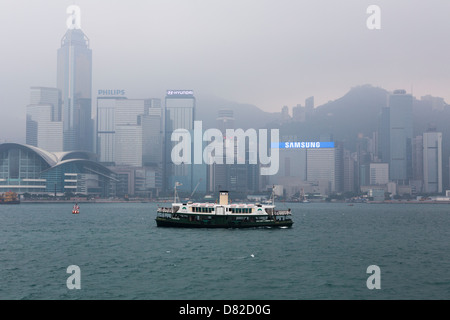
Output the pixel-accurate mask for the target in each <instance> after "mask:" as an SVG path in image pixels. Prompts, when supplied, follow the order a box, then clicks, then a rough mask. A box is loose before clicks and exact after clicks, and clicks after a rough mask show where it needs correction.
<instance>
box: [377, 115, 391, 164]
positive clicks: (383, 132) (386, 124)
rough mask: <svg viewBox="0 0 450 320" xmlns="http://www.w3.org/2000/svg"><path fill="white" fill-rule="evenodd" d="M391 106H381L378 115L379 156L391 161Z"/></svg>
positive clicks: (383, 160)
mask: <svg viewBox="0 0 450 320" xmlns="http://www.w3.org/2000/svg"><path fill="white" fill-rule="evenodd" d="M389 118H390V108H388V107H384V108H381V112H380V114H379V115H378V158H379V159H380V160H381V161H382V162H389V161H390V160H391V158H390V153H391V150H390V134H389V133H390V121H389Z"/></svg>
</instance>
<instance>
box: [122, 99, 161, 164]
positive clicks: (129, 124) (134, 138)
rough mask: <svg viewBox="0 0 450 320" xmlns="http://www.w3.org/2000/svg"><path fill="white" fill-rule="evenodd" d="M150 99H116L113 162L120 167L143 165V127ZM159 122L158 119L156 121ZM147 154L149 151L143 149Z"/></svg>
mask: <svg viewBox="0 0 450 320" xmlns="http://www.w3.org/2000/svg"><path fill="white" fill-rule="evenodd" d="M151 105H152V99H117V100H116V103H115V112H114V130H115V138H114V140H115V144H114V149H115V150H114V162H115V163H116V165H120V166H124V165H125V166H135V167H141V166H142V165H143V164H144V158H145V157H146V155H145V154H144V152H145V151H144V141H146V140H145V139H144V130H145V128H144V126H143V123H144V125H145V124H146V123H147V121H145V120H144V121H142V117H145V116H147V115H148V114H149V109H150V107H151ZM158 120H159V119H158ZM145 150H146V151H148V152H151V150H148V149H145Z"/></svg>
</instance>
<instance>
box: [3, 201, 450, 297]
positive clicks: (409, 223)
mask: <svg viewBox="0 0 450 320" xmlns="http://www.w3.org/2000/svg"><path fill="white" fill-rule="evenodd" d="M287 206H289V207H291V208H292V209H293V219H294V226H293V227H292V228H291V229H250V230H244V229H242V230H239V229H172V228H157V227H156V224H155V221H154V219H155V217H156V207H157V205H156V204H149V203H137V204H135V203H121V204H81V213H80V214H79V215H72V214H71V207H72V206H71V205H70V204H39V205H31V204H20V205H11V206H5V205H3V206H0V299H219V300H222V299H223V300H225V299H239V300H241V299H264V300H266V299H275V300H294V299H450V272H449V270H450V206H448V205H414V204H410V205H402V204H389V205H388V204H355V205H354V206H348V205H346V204H325V203H317V204H316V203H308V204H279V205H278V207H279V208H280V209H283V208H286V207H287ZM70 265H77V266H79V267H80V270H81V289H80V290H76V289H75V290H69V289H68V288H67V286H66V280H67V278H68V277H69V276H70V274H68V273H67V272H66V270H67V267H68V266H70ZM370 265H377V266H379V267H380V270H381V276H380V282H381V289H380V290H369V289H368V288H367V286H366V280H367V278H368V277H369V276H370V274H367V273H366V271H367V267H368V266H370Z"/></svg>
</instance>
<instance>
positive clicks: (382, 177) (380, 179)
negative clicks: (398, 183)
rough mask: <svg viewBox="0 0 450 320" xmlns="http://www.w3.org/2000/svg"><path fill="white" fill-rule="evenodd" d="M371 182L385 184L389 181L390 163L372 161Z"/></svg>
mask: <svg viewBox="0 0 450 320" xmlns="http://www.w3.org/2000/svg"><path fill="white" fill-rule="evenodd" d="M369 171H370V173H369V184H370V185H371V186H374V185H385V184H387V183H388V182H389V164H388V163H380V162H377V163H371V164H370V165H369Z"/></svg>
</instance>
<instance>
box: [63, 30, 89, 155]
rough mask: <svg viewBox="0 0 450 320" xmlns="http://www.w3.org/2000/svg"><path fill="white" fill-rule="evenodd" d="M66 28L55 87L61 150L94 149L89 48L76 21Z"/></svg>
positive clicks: (86, 39)
mask: <svg viewBox="0 0 450 320" xmlns="http://www.w3.org/2000/svg"><path fill="white" fill-rule="evenodd" d="M68 27H69V29H68V30H67V32H66V34H65V35H64V37H63V38H62V40H61V48H59V49H58V64H57V87H58V89H59V90H60V91H61V97H62V120H63V126H64V128H63V131H64V133H63V140H64V146H63V148H64V151H70V150H84V151H91V152H92V151H93V120H92V116H91V99H92V98H91V90H92V50H91V49H90V48H89V39H88V38H87V37H86V35H85V34H84V33H83V31H81V29H80V26H79V23H77V24H75V22H74V23H73V24H72V25H68Z"/></svg>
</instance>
